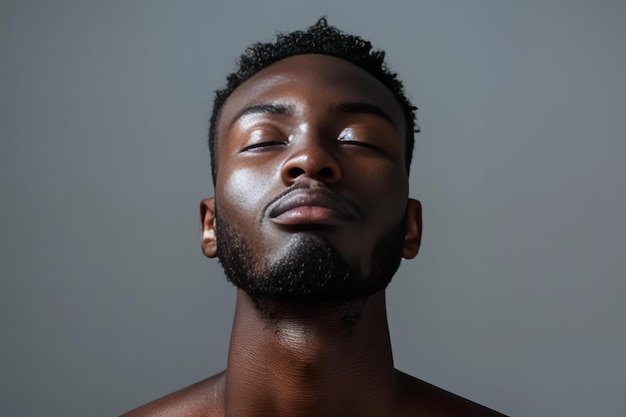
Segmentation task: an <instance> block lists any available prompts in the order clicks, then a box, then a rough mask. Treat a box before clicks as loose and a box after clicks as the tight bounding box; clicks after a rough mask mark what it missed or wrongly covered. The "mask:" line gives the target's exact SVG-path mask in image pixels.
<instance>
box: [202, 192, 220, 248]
mask: <svg viewBox="0 0 626 417" xmlns="http://www.w3.org/2000/svg"><path fill="white" fill-rule="evenodd" d="M200 226H201V227H202V253H204V255H205V256H206V257H208V258H215V256H217V238H216V237H215V199H214V198H212V197H211V198H205V199H203V200H202V201H201V202H200Z"/></svg>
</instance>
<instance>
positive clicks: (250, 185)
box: [216, 167, 272, 223]
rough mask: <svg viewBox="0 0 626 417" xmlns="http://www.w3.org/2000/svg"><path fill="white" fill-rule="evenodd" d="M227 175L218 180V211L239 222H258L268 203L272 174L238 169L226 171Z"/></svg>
mask: <svg viewBox="0 0 626 417" xmlns="http://www.w3.org/2000/svg"><path fill="white" fill-rule="evenodd" d="M225 171H226V172H228V174H227V175H225V176H223V177H219V178H218V182H217V184H216V185H217V186H216V190H219V192H217V193H216V203H217V204H218V210H220V211H221V212H222V213H221V214H220V215H225V216H226V217H228V218H229V219H234V220H236V221H238V222H242V223H243V222H245V221H246V220H247V221H250V220H258V219H260V217H261V216H262V214H263V213H262V210H263V208H264V206H265V204H266V203H267V200H268V196H270V195H271V191H270V184H271V183H272V182H271V181H270V178H271V176H272V173H271V172H267V171H266V172H263V173H260V172H259V170H255V169H251V168H246V167H238V168H237V169H230V170H225Z"/></svg>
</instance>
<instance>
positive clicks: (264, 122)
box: [125, 55, 502, 417]
mask: <svg viewBox="0 0 626 417" xmlns="http://www.w3.org/2000/svg"><path fill="white" fill-rule="evenodd" d="M403 117H404V116H403V113H402V110H401V108H400V105H399V104H398V103H397V101H396V100H395V98H394V96H393V95H392V94H391V92H390V91H389V90H387V89H386V88H385V87H384V86H383V85H382V84H381V83H380V82H379V81H377V80H376V79H375V78H373V77H372V76H371V75H369V74H368V73H366V72H365V71H364V70H362V69H360V68H358V67H356V66H354V65H353V64H350V63H348V62H346V61H343V60H340V59H338V58H334V57H329V56H323V55H298V56H294V57H290V58H286V59H284V60H281V61H279V62H277V63H275V64H273V65H271V66H269V67H268V68H266V69H264V70H262V71H260V72H259V73H257V74H256V75H254V76H253V77H252V78H250V79H249V80H247V81H246V82H245V83H244V84H242V85H241V86H240V87H239V88H238V89H237V90H235V92H234V93H233V94H232V95H231V97H229V99H228V101H227V102H226V104H225V106H224V108H223V111H222V116H221V118H220V121H219V125H218V147H217V152H218V161H219V162H218V175H217V180H216V187H215V189H216V195H215V198H214V199H213V198H207V199H204V200H203V201H202V203H201V220H202V250H203V252H204V254H205V255H206V256H208V257H210V258H212V257H215V256H217V248H218V245H219V242H218V241H217V238H216V234H215V218H216V217H215V216H216V215H215V213H216V207H217V212H218V213H219V216H222V217H225V218H227V220H228V221H230V222H234V223H235V224H237V225H238V227H239V228H240V230H241V231H242V232H243V233H245V234H246V236H249V238H250V239H251V244H252V246H253V247H254V248H255V252H254V257H255V261H258V262H259V264H261V263H263V262H264V261H265V260H267V259H271V257H276V256H282V253H283V250H284V248H285V247H288V246H289V244H290V242H293V241H294V239H298V237H299V236H301V235H303V234H315V235H318V236H321V237H323V238H324V239H325V240H327V241H328V242H330V243H331V244H332V245H333V246H334V247H335V248H336V249H337V250H338V251H339V253H340V254H341V255H342V257H343V258H344V259H346V260H348V261H349V262H351V263H352V264H353V265H356V266H358V267H359V268H360V270H361V271H363V272H364V273H367V272H368V268H369V265H370V262H369V260H370V259H371V257H373V256H376V253H374V246H375V242H377V241H378V240H379V239H380V238H381V237H382V236H383V235H384V234H385V233H386V232H388V231H389V230H390V229H391V228H392V227H394V225H397V224H399V222H402V221H404V224H405V235H404V244H403V248H402V256H403V257H404V258H407V259H410V258H413V257H415V256H416V255H417V253H418V250H419V246H420V238H421V226H422V224H421V205H420V203H419V202H418V201H417V200H413V199H410V198H408V174H407V172H406V168H405V164H404V137H405V132H404V126H405V123H404V118H403ZM290 187H304V188H303V189H306V190H307V191H305V192H303V194H304V197H303V199H302V200H298V201H299V202H298V203H295V204H292V203H290V204H288V205H287V204H283V205H282V206H281V204H280V201H281V200H280V199H279V200H278V203H272V201H274V199H275V198H276V197H277V196H280V195H281V193H284V192H285V191H286V190H288V189H289V188H290ZM319 189H331V190H332V191H333V192H336V193H337V194H339V195H341V196H342V198H345V199H346V201H350V202H351V203H350V207H354V208H356V209H355V210H356V211H355V212H351V211H350V209H348V208H346V207H344V206H342V205H341V204H336V203H335V202H333V201H329V200H328V199H325V195H324V194H321V195H316V194H315V193H316V192H317V191H316V190H319ZM310 196H313V197H314V198H313V197H312V198H308V197H310ZM307 198H308V199H307ZM277 206H278V207H279V208H278V209H276V207H277ZM266 302H269V303H271V304H272V307H273V310H274V311H277V312H279V314H278V315H277V316H276V317H273V318H268V317H267V316H266V315H264V314H263V313H262V312H261V311H260V310H259V309H258V308H257V305H256V303H255V302H254V301H253V300H252V299H251V297H250V296H249V295H248V294H246V293H245V292H244V291H242V290H241V289H238V290H237V306H236V311H235V320H234V325H233V332H232V338H231V343H230V349H229V356H228V365H227V369H226V371H224V372H222V373H220V374H218V375H215V376H213V377H211V378H208V379H206V380H204V381H201V382H199V383H197V384H194V385H192V386H190V387H187V388H184V389H182V390H180V391H178V392H175V393H173V394H170V395H168V396H166V397H163V398H161V399H159V400H156V401H154V402H152V403H150V404H147V405H145V406H143V407H140V408H138V409H137V410H134V411H132V412H130V413H128V414H126V415H125V416H127V417H138V416H187V417H196V416H198V417H199V416H219V417H223V416H255V417H264V416H267V417H281V416H285V417H287V416H288V417H305V416H316V417H319V416H328V417H332V416H337V417H339V416H341V417H345V416H351V417H359V416H377V417H385V416H501V415H502V414H500V413H497V412H495V411H492V410H489V409H487V408H485V407H482V406H480V405H478V404H475V403H473V402H471V401H468V400H465V399H463V398H461V397H458V396H456V395H454V394H451V393H448V392H446V391H444V390H441V389H439V388H437V387H434V386H432V385H429V384H427V383H425V382H423V381H420V380H418V379H416V378H413V377H411V376H408V375H406V374H404V373H402V372H400V371H398V370H396V369H394V366H393V360H392V352H391V344H390V339H389V330H388V325H387V315H386V307H385V293H384V291H378V292H376V293H374V294H373V295H371V296H369V297H367V298H365V299H363V300H361V301H359V305H361V304H362V310H361V314H360V319H359V320H358V321H357V322H356V323H355V324H354V325H353V326H352V327H350V328H347V327H346V324H345V323H344V322H342V320H341V316H340V313H339V312H338V310H337V308H336V303H333V302H321V303H298V302H285V301H283V302H279V301H275V300H274V301H272V300H266Z"/></svg>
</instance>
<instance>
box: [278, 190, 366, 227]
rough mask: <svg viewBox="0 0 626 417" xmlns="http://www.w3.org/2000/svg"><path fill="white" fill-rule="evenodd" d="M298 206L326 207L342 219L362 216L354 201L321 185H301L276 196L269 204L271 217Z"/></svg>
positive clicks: (353, 218)
mask: <svg viewBox="0 0 626 417" xmlns="http://www.w3.org/2000/svg"><path fill="white" fill-rule="evenodd" d="M297 207H324V208H327V209H329V210H332V211H333V212H334V214H335V216H337V218H339V219H341V220H355V219H358V218H360V217H362V216H361V211H360V210H359V208H358V207H357V206H356V204H354V203H353V202H352V201H350V200H348V199H347V198H345V197H343V196H341V195H340V194H337V193H336V192H334V191H331V190H330V189H328V188H321V187H300V188H295V189H290V190H288V191H287V192H285V193H283V194H281V195H280V196H278V197H277V198H275V199H274V200H273V201H272V202H271V203H270V204H269V205H268V210H269V212H268V214H269V217H270V218H276V217H278V216H280V215H281V214H283V213H286V212H287V211H289V210H292V209H294V208H297Z"/></svg>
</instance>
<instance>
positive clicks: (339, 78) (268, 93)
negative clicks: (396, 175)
mask: <svg viewBox="0 0 626 417" xmlns="http://www.w3.org/2000/svg"><path fill="white" fill-rule="evenodd" d="M343 102H359V103H367V104H372V105H375V106H377V107H379V108H381V109H383V110H384V111H385V112H386V113H387V114H389V115H390V116H391V119H392V121H393V123H394V125H395V126H396V128H397V129H398V131H399V132H400V137H404V131H405V126H406V125H405V120H404V114H403V112H402V108H401V106H400V103H399V102H398V100H397V99H396V98H395V96H394V95H393V93H392V92H391V91H390V90H389V89H388V88H387V87H385V85H384V84H382V83H381V82H380V81H378V80H377V79H376V78H374V77H373V76H372V75H370V74H369V73H368V72H366V71H365V70H363V69H361V68H359V67H358V66H356V65H354V64H352V63H350V62H348V61H345V60H343V59H340V58H335V57H331V56H327V55H317V54H307V55H295V56H292V57H288V58H285V59H282V60H280V61H278V62H276V63H274V64H272V65H270V66H268V67H267V68H264V69H263V70H261V71H259V72H258V73H256V74H255V75H253V76H252V77H250V78H249V79H248V80H246V81H245V82H244V83H243V84H241V85H240V86H239V87H238V88H237V89H236V90H235V91H234V92H233V93H232V94H231V96H230V97H229V98H228V100H227V101H226V103H225V104H224V107H223V108H222V112H221V117H220V120H219V123H218V136H219V134H220V132H224V128H225V125H228V124H229V123H230V121H231V120H232V119H233V118H234V117H236V115H237V114H238V113H239V112H240V111H241V110H242V109H244V108H246V107H248V106H253V105H257V104H265V103H280V104H290V105H295V106H301V107H303V109H304V110H307V108H309V109H310V108H316V109H318V108H319V107H320V106H332V105H336V104H339V103H343Z"/></svg>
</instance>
